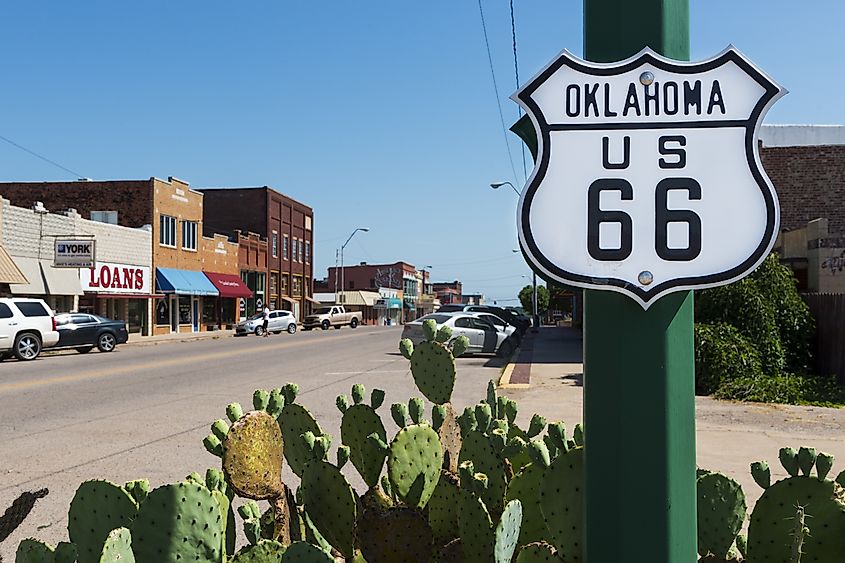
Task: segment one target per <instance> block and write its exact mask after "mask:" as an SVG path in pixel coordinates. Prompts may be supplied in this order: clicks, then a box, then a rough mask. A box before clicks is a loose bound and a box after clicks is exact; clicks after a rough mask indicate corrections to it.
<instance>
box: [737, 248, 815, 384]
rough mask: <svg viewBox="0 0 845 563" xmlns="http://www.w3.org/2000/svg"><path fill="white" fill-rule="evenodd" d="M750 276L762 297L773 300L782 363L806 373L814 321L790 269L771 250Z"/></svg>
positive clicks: (791, 369) (796, 370)
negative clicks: (782, 355) (782, 357)
mask: <svg viewBox="0 0 845 563" xmlns="http://www.w3.org/2000/svg"><path fill="white" fill-rule="evenodd" d="M751 278H752V279H754V281H756V282H757V287H758V289H759V290H760V293H761V294H762V295H763V297H764V298H765V299H767V300H768V301H769V303H771V304H772V307H773V308H774V312H775V322H776V324H777V327H778V331H779V333H780V344H781V348H782V349H783V354H784V360H785V366H784V369H785V370H786V371H789V372H798V373H807V372H808V371H810V369H811V367H812V366H811V362H812V341H813V335H814V334H815V331H816V323H815V320H814V319H813V315H812V314H811V313H810V308H809V307H808V306H807V303H805V302H804V300H803V299H801V296H800V295H799V294H798V289H797V282H796V280H795V276H794V275H793V274H792V271H791V270H790V269H789V268H787V267H786V266H784V265H783V264H781V263H780V260H778V257H777V255H776V254H770V255H769V257H768V258H766V260H765V261H764V262H763V263H762V264H760V267H759V268H757V269H756V270H754V273H753V274H751Z"/></svg>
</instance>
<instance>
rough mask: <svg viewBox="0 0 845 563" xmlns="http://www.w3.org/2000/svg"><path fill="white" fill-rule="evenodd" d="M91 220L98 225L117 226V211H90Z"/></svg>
mask: <svg viewBox="0 0 845 563" xmlns="http://www.w3.org/2000/svg"><path fill="white" fill-rule="evenodd" d="M91 220H92V221H97V222H99V223H108V224H110V225H117V211H92V212H91Z"/></svg>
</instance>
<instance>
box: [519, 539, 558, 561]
mask: <svg viewBox="0 0 845 563" xmlns="http://www.w3.org/2000/svg"><path fill="white" fill-rule="evenodd" d="M555 562H558V563H563V559H561V558H560V557H558V555H557V550H556V549H555V548H554V546H552V545H550V544H547V543H546V542H535V543H529V544H527V545H524V546H522V549H520V550H519V555H517V556H516V563H555Z"/></svg>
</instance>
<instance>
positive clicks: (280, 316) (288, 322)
mask: <svg viewBox="0 0 845 563" xmlns="http://www.w3.org/2000/svg"><path fill="white" fill-rule="evenodd" d="M283 330H286V331H288V333H289V334H294V333H296V317H294V316H293V313H292V312H291V311H285V310H284V309H278V310H275V311H270V320H269V322H268V323H267V331H268V332H272V333H273V334H280V333H281V332H282V331H283ZM250 333H251V334H255V335H256V336H264V313H255V314H254V315H253V316H251V317H249V318H248V319H246V320H243V321H241V322H239V323H238V324H237V325H235V336H244V335H247V334H250Z"/></svg>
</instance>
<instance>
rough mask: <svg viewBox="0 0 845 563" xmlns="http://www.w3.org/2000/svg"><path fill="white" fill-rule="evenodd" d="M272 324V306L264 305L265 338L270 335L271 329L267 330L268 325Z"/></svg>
mask: <svg viewBox="0 0 845 563" xmlns="http://www.w3.org/2000/svg"><path fill="white" fill-rule="evenodd" d="M269 326H270V308H269V307H267V306H266V305H265V306H264V338H267V337H268V336H270V331H269V330H267V327H269Z"/></svg>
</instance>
